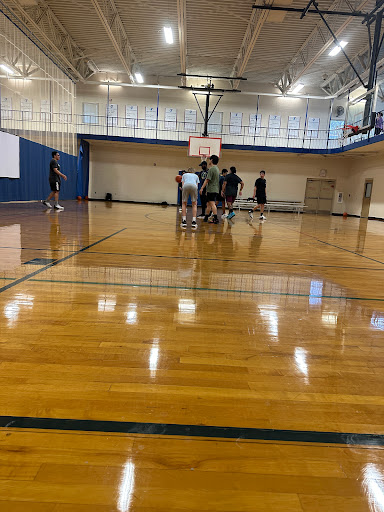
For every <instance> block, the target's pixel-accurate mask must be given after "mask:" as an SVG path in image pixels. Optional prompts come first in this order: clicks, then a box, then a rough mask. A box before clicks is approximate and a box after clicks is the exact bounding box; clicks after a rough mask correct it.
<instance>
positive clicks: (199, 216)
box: [197, 213, 205, 219]
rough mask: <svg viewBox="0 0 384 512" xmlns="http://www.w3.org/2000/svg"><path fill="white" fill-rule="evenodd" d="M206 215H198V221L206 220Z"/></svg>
mask: <svg viewBox="0 0 384 512" xmlns="http://www.w3.org/2000/svg"><path fill="white" fill-rule="evenodd" d="M204 217H205V215H204V214H203V213H202V214H201V215H198V216H197V218H198V219H204Z"/></svg>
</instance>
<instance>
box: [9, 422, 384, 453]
mask: <svg viewBox="0 0 384 512" xmlns="http://www.w3.org/2000/svg"><path fill="white" fill-rule="evenodd" d="M0 428H18V429H37V430H64V431H73V430H77V431H81V432H110V433H111V432H114V433H119V434H143V435H161V436H187V437H211V438H212V437H215V438H223V439H236V440H238V441H240V440H242V439H247V440H248V439H249V440H262V441H290V442H296V443H325V444H344V445H349V446H354V445H365V446H384V435H380V434H358V433H347V432H319V431H311V430H279V429H264V428H242V427H217V426H210V425H209V426H208V425H179V424H174V423H138V422H130V421H103V420H75V419H61V418H33V417H32V418H31V417H25V416H0Z"/></svg>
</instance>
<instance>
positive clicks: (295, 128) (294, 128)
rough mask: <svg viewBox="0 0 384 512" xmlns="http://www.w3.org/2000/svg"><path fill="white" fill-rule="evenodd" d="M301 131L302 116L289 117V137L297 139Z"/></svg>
mask: <svg viewBox="0 0 384 512" xmlns="http://www.w3.org/2000/svg"><path fill="white" fill-rule="evenodd" d="M299 131H300V116H289V117H288V138H289V139H297V138H298V136H299Z"/></svg>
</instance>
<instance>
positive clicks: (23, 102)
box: [20, 98, 32, 121]
mask: <svg viewBox="0 0 384 512" xmlns="http://www.w3.org/2000/svg"><path fill="white" fill-rule="evenodd" d="M20 110H21V112H22V114H21V116H22V120H23V121H24V120H27V121H30V120H31V119H32V100H29V99H28V98H21V99H20Z"/></svg>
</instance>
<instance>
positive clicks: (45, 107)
mask: <svg viewBox="0 0 384 512" xmlns="http://www.w3.org/2000/svg"><path fill="white" fill-rule="evenodd" d="M40 119H41V121H50V119H51V102H50V101H49V100H41V101H40Z"/></svg>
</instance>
